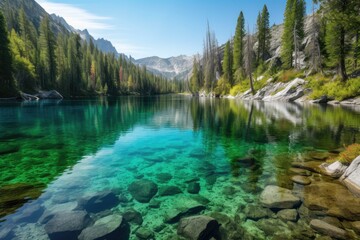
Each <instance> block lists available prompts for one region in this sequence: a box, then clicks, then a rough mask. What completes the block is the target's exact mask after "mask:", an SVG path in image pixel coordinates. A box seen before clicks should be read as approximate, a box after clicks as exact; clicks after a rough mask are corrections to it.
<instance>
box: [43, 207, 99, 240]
mask: <svg viewBox="0 0 360 240" xmlns="http://www.w3.org/2000/svg"><path fill="white" fill-rule="evenodd" d="M92 222H93V221H92V219H91V218H90V216H89V215H88V214H87V213H86V212H85V211H71V212H60V213H57V214H55V215H54V216H53V217H52V218H51V219H50V221H48V222H47V223H46V225H45V231H46V232H47V234H48V235H49V237H50V239H77V237H78V235H79V234H80V232H81V231H82V230H83V229H84V228H86V227H87V226H88V225H90V224H91V223H92Z"/></svg>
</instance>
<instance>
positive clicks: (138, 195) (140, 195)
mask: <svg viewBox="0 0 360 240" xmlns="http://www.w3.org/2000/svg"><path fill="white" fill-rule="evenodd" d="M128 190H129V192H130V194H131V196H133V197H134V198H135V199H136V200H137V201H138V202H141V203H148V202H150V200H151V199H152V198H153V196H155V194H156V193H157V191H158V187H157V185H156V184H155V183H154V182H153V181H150V180H147V179H142V180H138V181H135V182H133V183H131V184H130V186H129V187H128Z"/></svg>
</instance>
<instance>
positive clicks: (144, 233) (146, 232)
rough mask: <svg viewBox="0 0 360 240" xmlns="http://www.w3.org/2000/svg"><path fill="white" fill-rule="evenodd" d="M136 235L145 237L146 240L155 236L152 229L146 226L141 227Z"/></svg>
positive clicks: (141, 237)
mask: <svg viewBox="0 0 360 240" xmlns="http://www.w3.org/2000/svg"><path fill="white" fill-rule="evenodd" d="M135 235H136V236H137V237H138V238H140V239H144V240H148V239H152V238H154V233H153V232H152V231H150V230H149V229H147V228H144V227H140V228H139V229H138V230H136V232H135Z"/></svg>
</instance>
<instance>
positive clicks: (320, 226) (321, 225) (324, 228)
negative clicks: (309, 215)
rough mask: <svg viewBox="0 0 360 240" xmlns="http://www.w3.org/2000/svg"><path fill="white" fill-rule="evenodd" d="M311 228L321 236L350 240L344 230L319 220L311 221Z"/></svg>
mask: <svg viewBox="0 0 360 240" xmlns="http://www.w3.org/2000/svg"><path fill="white" fill-rule="evenodd" d="M310 227H311V228H312V229H314V230H315V231H317V232H319V233H320V234H324V235H328V236H330V237H334V238H337V239H344V240H346V239H349V236H348V234H347V233H346V231H345V230H344V229H341V228H338V227H336V226H333V225H331V224H329V223H327V222H324V221H321V220H318V219H313V220H311V222H310Z"/></svg>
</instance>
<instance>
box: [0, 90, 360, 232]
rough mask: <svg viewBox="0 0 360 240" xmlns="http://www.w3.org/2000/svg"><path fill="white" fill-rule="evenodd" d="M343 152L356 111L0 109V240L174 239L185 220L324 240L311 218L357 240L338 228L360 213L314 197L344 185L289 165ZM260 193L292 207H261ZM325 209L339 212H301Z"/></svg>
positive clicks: (193, 101)
mask: <svg viewBox="0 0 360 240" xmlns="http://www.w3.org/2000/svg"><path fill="white" fill-rule="evenodd" d="M351 143H360V107H355V106H347V107H341V106H330V105H310V104H305V103H304V104H296V103H282V102H278V103H274V102H260V101H254V102H250V101H249V102H243V101H238V100H232V99H205V98H191V97H187V96H180V95H169V96H154V97H120V98H114V99H111V98H101V99H98V100H63V101H40V102H16V103H0V218H1V220H0V239H49V237H50V238H51V239H73V238H74V239H77V237H78V236H79V238H80V239H89V237H87V236H92V235H91V231H95V230H96V228H95V227H99V228H101V227H102V229H101V230H99V229H98V230H96V231H95V232H98V233H99V232H101V231H106V229H107V230H108V231H110V230H109V229H110V228H111V227H113V230H114V229H115V228H116V231H115V230H114V232H116V234H118V236H119V239H155V238H156V239H178V238H179V236H178V234H177V228H178V222H179V220H180V219H181V218H183V217H188V216H190V215H207V216H211V217H213V218H214V219H216V220H217V221H218V222H219V223H220V224H221V227H220V233H218V234H219V235H221V236H222V239H314V238H315V237H316V236H320V235H327V234H325V233H322V234H320V233H319V232H315V231H314V230H313V229H311V228H310V227H309V221H310V220H311V219H325V220H328V221H330V222H332V223H333V224H335V223H336V225H337V226H338V227H339V228H341V229H345V230H346V234H348V236H349V239H351V238H354V239H355V238H356V237H357V235H356V233H355V232H354V231H353V230H352V228H351V226H350V227H347V226H349V224H350V225H351V223H352V222H353V221H359V220H360V214H359V215H357V213H356V211H355V210H354V211H352V210H351V211H347V210H348V209H342V208H347V207H349V206H343V205H344V204H345V205H346V203H345V202H344V203H341V202H336V201H335V200H334V199H319V200H316V199H315V200H311V199H313V198H314V196H313V195H314V193H313V192H314V191H315V192H316V191H317V194H319V195H320V196H317V197H324V198H329V197H326V196H325V195H326V193H324V194H322V195H321V189H326V186H327V187H329V188H330V189H332V187H333V186H336V187H338V188H341V189H340V190H339V191H342V192H345V191H347V190H346V189H345V188H344V187H343V186H342V185H341V184H338V182H337V181H336V180H333V179H331V178H329V177H326V176H322V175H320V174H318V173H316V172H313V171H308V170H303V169H302V175H306V177H307V178H308V179H310V181H311V184H310V185H306V186H304V185H302V184H297V183H294V182H293V181H292V180H291V177H293V176H294V175H295V173H294V171H295V170H294V162H321V161H325V160H327V159H329V158H331V157H334V156H336V153H338V151H339V149H341V148H343V146H344V145H349V144H351ZM298 171H300V170H299V169H298ZM321 184H323V185H324V187H322V188H319V189H320V192H319V191H318V190H314V189H312V188H314V187H312V186H318V185H321ZM268 185H272V186H278V187H281V188H285V189H289V192H291V194H293V196H295V197H296V198H298V199H300V200H299V202H298V204H294V206H292V207H289V208H290V209H288V210H290V211H287V212H286V211H283V210H281V209H280V208H278V207H276V208H270V207H269V208H263V207H262V204H261V203H260V202H259V197H260V194H261V193H262V192H263V190H264V189H265V187H266V186H268ZM342 188H344V189H342ZM290 190H291V191H290ZM334 191H335V190H334ZM346 194H347V193H346ZM353 198H354V200H351V196H350V193H349V199H350V200H349V201H351V202H354V203H357V201H358V199H356V198H355V197H353ZM327 200H329V201H330V202H331V203H330V205H331V204H338V205H336V207H337V208H336V209H339V208H340V209H342V210H343V212H344V213H343V212H341V211H340V213H338V212H337V213H336V214H335V213H333V212H332V211H330V210H331V209H330V207H329V209H326V208H327V207H326V206H325V208H324V207H321V206H320V207H318V208H314V207H313V206H312V205H311V204H305V203H309V202H310V203H311V201H313V202H314V201H315V202H317V201H319V202H324V201H327ZM355 207H356V205H355ZM355 207H353V208H355ZM280 211H282V212H281V213H280ZM349 212H350V213H349ZM345 213H346V214H345ZM291 214H293V215H291ZM294 214H295V215H294ZM291 216H292V217H291ZM358 218H359V219H358ZM113 219H118V220H116V221H117V222H118V223H119V224H118V225H119V226H113V225H114V224H111V223H114V222H116V221H114V220H113ZM107 221H108V222H107ZM94 222H96V223H95V225H93V224H94ZM105 223H106V224H107V225H111V226H110V227H109V226H105V225H106V224H105ZM346 224H347V225H346ZM115 225H116V224H115ZM140 226H141V227H140ZM269 226H270V227H269ZM94 228H95V230H94ZM84 229H85V230H84ZM104 229H105V230H104ZM111 231H112V230H111ZM179 231H180V230H179ZM86 234H88V235H86ZM111 236H112V235H111V234H110V235H109V236H108V239H111ZM179 239H181V238H179ZM218 239H220V237H218Z"/></svg>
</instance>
